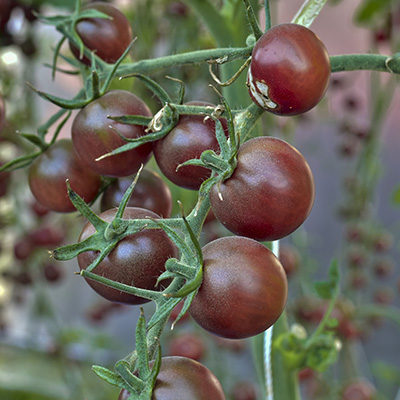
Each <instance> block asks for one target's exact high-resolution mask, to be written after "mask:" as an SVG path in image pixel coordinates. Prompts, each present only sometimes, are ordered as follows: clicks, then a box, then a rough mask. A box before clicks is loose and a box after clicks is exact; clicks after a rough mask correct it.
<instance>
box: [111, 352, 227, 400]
mask: <svg viewBox="0 0 400 400" xmlns="http://www.w3.org/2000/svg"><path fill="white" fill-rule="evenodd" d="M150 365H152V363H150ZM128 398H129V392H128V391H126V390H125V389H123V390H121V392H120V395H119V397H118V400H126V399H128ZM151 399H152V400H180V399H182V400H225V394H224V391H223V389H222V386H221V384H220V382H219V381H218V380H217V378H216V377H215V375H214V374H213V373H212V372H211V371H210V370H209V369H208V368H207V367H205V366H204V365H203V364H200V363H199V362H197V361H194V360H191V359H189V358H185V357H163V358H162V361H161V368H160V372H159V374H158V376H157V380H156V384H155V386H154V390H153V395H152V397H151Z"/></svg>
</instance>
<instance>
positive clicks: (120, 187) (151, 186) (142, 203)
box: [100, 169, 172, 218]
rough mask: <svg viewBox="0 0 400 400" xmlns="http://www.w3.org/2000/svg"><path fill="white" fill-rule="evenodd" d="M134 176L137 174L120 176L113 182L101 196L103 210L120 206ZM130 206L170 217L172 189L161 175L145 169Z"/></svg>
mask: <svg viewBox="0 0 400 400" xmlns="http://www.w3.org/2000/svg"><path fill="white" fill-rule="evenodd" d="M134 178H135V176H130V177H125V178H119V179H117V180H115V181H114V182H113V183H111V185H110V186H108V188H107V189H106V190H105V191H104V193H103V196H102V198H101V205H100V206H101V211H106V210H109V209H110V208H114V207H118V205H119V204H120V203H121V200H122V197H123V196H124V194H125V192H126V190H127V189H128V187H129V186H130V185H131V183H132V182H133V180H134ZM128 206H129V207H140V208H145V209H146V210H150V211H153V212H155V213H156V214H158V215H159V216H161V217H163V218H169V217H170V215H171V211H172V194H171V190H170V189H169V187H168V185H167V184H166V183H165V182H164V181H163V179H162V178H161V177H160V175H158V174H157V173H156V172H154V171H151V170H148V169H144V170H142V172H141V173H140V175H139V179H138V181H137V182H136V185H135V188H134V190H133V193H132V196H131V198H130V199H129V201H128Z"/></svg>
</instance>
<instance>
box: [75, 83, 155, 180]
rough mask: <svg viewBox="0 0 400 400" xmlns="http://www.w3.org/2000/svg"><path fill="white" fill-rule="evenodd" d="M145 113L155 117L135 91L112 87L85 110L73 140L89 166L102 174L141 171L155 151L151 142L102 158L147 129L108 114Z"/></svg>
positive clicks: (76, 124) (124, 174) (141, 134)
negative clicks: (111, 117)
mask: <svg viewBox="0 0 400 400" xmlns="http://www.w3.org/2000/svg"><path fill="white" fill-rule="evenodd" d="M121 115H143V116H147V117H149V116H151V111H150V109H149V108H148V107H147V105H146V104H145V103H144V102H143V101H142V100H140V99H139V98H138V97H137V96H135V95H134V94H133V93H130V92H128V91H126V90H112V91H110V92H107V93H106V94H105V95H103V96H101V97H100V98H98V99H97V100H94V101H92V102H91V103H89V104H88V105H87V106H86V107H84V108H83V109H81V110H80V111H79V113H78V114H77V115H76V117H75V119H74V122H73V124H72V131H71V134H72V142H73V144H74V147H75V149H76V152H77V153H78V155H79V157H80V158H81V160H82V162H84V163H85V164H86V165H87V166H88V167H89V168H91V169H92V170H93V171H95V172H96V173H98V174H100V175H107V176H113V177H121V176H127V175H131V174H133V173H134V172H137V170H138V169H139V167H140V165H141V164H145V163H146V162H147V161H148V160H149V158H150V156H151V151H152V145H151V143H145V144H143V145H141V146H139V147H137V148H136V149H133V150H129V151H127V152H124V153H120V154H116V155H112V156H110V157H106V158H104V159H102V160H98V158H99V157H101V156H104V155H105V154H107V153H109V152H111V151H113V150H115V149H116V148H118V147H120V146H122V145H123V144H124V143H125V141H124V139H122V138H121V137H120V136H119V134H118V133H117V132H115V131H114V130H113V129H116V130H117V131H118V132H119V133H120V134H121V135H123V136H124V137H127V138H130V139H132V138H137V137H140V136H144V135H145V134H146V133H145V129H144V127H142V126H139V125H128V124H123V123H120V122H116V121H113V120H111V119H109V118H108V116H121Z"/></svg>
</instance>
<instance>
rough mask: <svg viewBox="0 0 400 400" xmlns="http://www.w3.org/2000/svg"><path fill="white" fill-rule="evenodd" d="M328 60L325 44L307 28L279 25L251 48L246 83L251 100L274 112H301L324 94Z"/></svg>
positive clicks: (316, 102)
mask: <svg viewBox="0 0 400 400" xmlns="http://www.w3.org/2000/svg"><path fill="white" fill-rule="evenodd" d="M330 74H331V63H330V59H329V55H328V52H327V50H326V47H325V45H324V44H323V43H322V42H321V40H320V39H319V38H318V36H316V35H315V33H314V32H312V31H311V30H310V29H308V28H306V27H304V26H301V25H297V24H281V25H277V26H274V27H272V28H271V29H269V30H268V31H267V32H266V33H264V35H262V36H261V38H260V39H259V40H258V42H257V43H256V45H255V46H254V49H253V54H252V60H251V64H250V68H249V71H248V86H249V90H250V96H251V98H252V99H253V101H254V102H255V103H256V104H257V105H259V106H260V107H262V108H265V109H266V110H268V111H270V112H272V113H274V114H278V115H296V114H301V113H304V112H306V111H308V110H310V109H311V108H313V107H314V106H316V105H317V104H318V103H319V101H320V100H321V99H322V97H323V96H324V94H325V92H326V90H327V88H328V86H329V81H330Z"/></svg>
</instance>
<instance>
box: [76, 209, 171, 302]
mask: <svg viewBox="0 0 400 400" xmlns="http://www.w3.org/2000/svg"><path fill="white" fill-rule="evenodd" d="M116 212H117V209H116V208H113V209H111V210H108V211H105V212H103V213H101V214H100V215H99V217H100V218H101V219H102V220H104V221H106V222H112V221H113V219H114V217H115V214H116ZM123 218H124V219H145V218H156V219H157V218H159V216H158V215H157V214H155V213H153V212H152V211H149V210H145V209H143V208H137V207H127V208H126V209H125V211H124V214H123ZM94 233H95V229H94V227H93V225H92V224H91V223H87V224H86V225H85V226H84V228H83V230H82V233H81V235H80V237H79V242H81V241H83V240H85V239H86V238H88V237H89V236H91V235H92V234H94ZM97 256H98V252H95V251H87V252H84V253H81V254H79V255H78V264H79V268H80V269H81V270H82V269H86V268H87V267H88V266H89V265H90V264H91V263H92V262H93V261H94V260H95V259H96V258H97ZM171 257H173V258H176V257H178V248H177V247H176V246H175V244H174V243H173V242H172V240H171V239H170V238H169V237H168V236H167V234H166V233H165V232H164V231H163V230H161V229H143V230H142V231H140V232H138V233H135V234H132V235H129V236H127V237H125V238H124V239H122V240H120V241H119V242H118V244H117V245H116V247H115V248H114V249H113V250H112V251H111V252H110V254H109V255H108V256H107V257H106V258H105V259H104V260H102V261H101V262H100V264H99V265H98V266H97V267H96V268H95V269H94V270H93V272H94V273H96V274H97V275H100V276H104V277H105V278H108V279H111V280H113V281H116V282H120V283H124V284H126V285H131V286H135V287H138V288H141V289H148V290H162V289H163V288H164V286H165V285H166V284H167V283H166V282H167V281H163V282H161V284H159V285H157V286H156V282H157V278H158V277H159V276H160V275H161V274H162V273H163V272H165V266H164V265H165V262H166V261H167V260H168V259H169V258H171ZM86 281H87V283H88V284H89V285H90V286H91V287H92V288H93V289H94V290H95V291H96V292H97V293H98V294H99V295H100V296H102V297H104V298H105V299H107V300H110V301H114V302H117V303H125V304H143V303H147V302H148V301H149V300H148V299H145V298H141V297H138V296H134V295H132V294H130V293H126V292H122V291H120V290H117V289H114V288H112V287H110V286H107V285H104V284H102V283H100V282H96V281H94V280H92V279H87V280H86Z"/></svg>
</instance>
